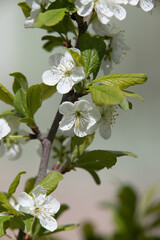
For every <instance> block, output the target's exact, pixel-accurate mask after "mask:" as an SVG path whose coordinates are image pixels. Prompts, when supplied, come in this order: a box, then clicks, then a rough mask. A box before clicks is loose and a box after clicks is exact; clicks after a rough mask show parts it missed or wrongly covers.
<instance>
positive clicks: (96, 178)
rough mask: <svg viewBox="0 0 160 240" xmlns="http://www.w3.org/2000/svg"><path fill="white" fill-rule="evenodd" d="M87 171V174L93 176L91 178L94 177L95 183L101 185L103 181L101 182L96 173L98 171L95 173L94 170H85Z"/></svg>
mask: <svg viewBox="0 0 160 240" xmlns="http://www.w3.org/2000/svg"><path fill="white" fill-rule="evenodd" d="M85 170H87V172H88V173H90V174H91V176H92V177H93V179H94V181H95V182H96V183H97V184H98V185H99V184H101V180H100V178H99V176H98V174H97V173H96V171H94V170H88V169H85Z"/></svg>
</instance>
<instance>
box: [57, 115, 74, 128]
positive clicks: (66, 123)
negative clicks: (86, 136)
mask: <svg viewBox="0 0 160 240" xmlns="http://www.w3.org/2000/svg"><path fill="white" fill-rule="evenodd" d="M73 125H74V118H70V119H69V118H66V117H65V116H63V118H62V120H61V121H60V123H59V128H60V129H61V130H63V131H68V130H70V129H71V128H72V127H73Z"/></svg>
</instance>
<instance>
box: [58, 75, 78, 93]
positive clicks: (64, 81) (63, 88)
mask: <svg viewBox="0 0 160 240" xmlns="http://www.w3.org/2000/svg"><path fill="white" fill-rule="evenodd" d="M73 85H74V83H73V81H72V79H71V78H70V77H63V78H61V80H60V81H59V82H58V84H57V91H58V92H59V93H61V94H65V93H68V92H69V91H70V90H71V89H72V87H73Z"/></svg>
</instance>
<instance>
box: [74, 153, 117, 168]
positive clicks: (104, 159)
mask: <svg viewBox="0 0 160 240" xmlns="http://www.w3.org/2000/svg"><path fill="white" fill-rule="evenodd" d="M116 162H117V160H116V157H115V155H114V154H113V153H112V152H109V151H104V150H94V151H91V152H87V153H86V154H84V155H82V156H81V157H79V159H78V160H77V161H75V162H74V163H72V164H73V167H79V168H84V169H86V170H96V171H97V170H101V169H103V168H105V167H106V168H111V167H112V166H114V165H115V164H116Z"/></svg>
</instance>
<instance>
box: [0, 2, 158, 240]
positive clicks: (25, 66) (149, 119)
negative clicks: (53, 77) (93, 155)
mask: <svg viewBox="0 0 160 240" xmlns="http://www.w3.org/2000/svg"><path fill="white" fill-rule="evenodd" d="M18 2H19V1H12V0H7V1H6V0H0V82H1V83H2V84H3V85H4V86H5V87H6V88H8V89H10V90H11V84H12V81H13V78H12V77H10V76H9V74H10V73H12V72H22V73H23V74H24V75H25V76H26V77H27V79H28V81H29V84H30V85H31V84H36V83H40V82H41V81H42V79H41V76H42V73H43V72H44V71H45V70H47V69H48V67H49V65H48V58H49V56H50V55H51V53H48V52H45V50H44V49H42V45H43V42H42V41H41V37H42V36H43V35H45V34H46V32H45V31H43V30H39V29H24V26H23V23H24V16H23V13H22V11H21V9H20V8H19V7H18V6H17V3H18ZM126 9H127V17H126V19H125V20H124V21H123V22H120V21H115V23H117V25H118V26H119V27H120V28H121V29H122V30H125V42H126V43H127V45H128V46H129V47H130V50H129V51H128V52H127V54H126V55H124V56H123V58H122V61H121V63H120V64H119V65H115V68H114V69H113V71H112V73H132V72H133V73H136V72H137V73H139V72H140V73H145V74H146V75H147V76H148V81H147V82H146V83H145V84H144V85H141V86H137V87H132V88H131V90H133V91H135V92H136V93H138V94H140V95H141V96H142V97H143V98H144V102H142V101H140V100H138V99H133V101H132V103H133V109H132V111H131V110H129V111H127V112H125V111H119V117H118V118H117V120H116V123H115V125H114V127H113V128H112V136H111V138H110V139H109V140H107V141H105V140H104V139H102V138H101V137H100V136H99V134H98V133H97V134H96V138H95V140H94V142H93V144H92V145H91V148H92V149H106V150H124V151H130V152H133V153H135V154H137V155H138V158H137V159H134V158H131V157H123V158H119V160H118V163H117V164H116V166H114V167H113V168H112V169H110V170H103V171H100V172H99V175H100V178H101V185H100V186H97V185H96V184H95V182H94V181H93V179H92V178H91V177H90V176H89V175H88V173H87V172H85V171H83V170H77V171H76V172H71V173H68V174H66V175H65V176H64V180H63V181H62V182H60V184H59V186H58V188H57V190H56V191H55V192H54V196H55V197H56V198H57V199H58V200H59V201H60V202H61V203H66V204H68V205H69V206H70V210H69V211H68V212H66V213H64V215H63V216H62V217H61V218H60V220H59V224H68V223H80V224H81V223H82V222H84V221H87V220H91V221H93V222H94V223H95V225H96V227H97V230H98V231H99V232H102V233H109V232H111V231H112V223H111V218H110V217H111V216H110V213H109V212H106V211H104V210H103V209H102V208H100V206H99V203H100V202H101V201H104V200H112V199H114V196H115V191H116V189H117V187H118V186H119V183H122V182H123V183H131V184H133V185H134V186H135V187H136V188H137V189H138V191H140V192H142V193H143V191H144V190H145V189H146V188H148V187H149V186H150V185H151V184H153V183H155V182H160V159H159V156H160V126H159V125H160V107H159V104H160V94H159V91H160V47H159V43H160V8H155V9H154V10H153V11H152V13H145V12H144V11H143V10H141V9H140V8H138V7H133V6H128V7H127V8H126ZM59 101H60V95H58V94H57V95H54V96H53V97H52V98H51V99H49V100H47V101H46V102H44V104H43V106H42V108H41V109H40V110H39V111H38V113H37V114H36V121H37V123H38V125H39V127H40V129H41V131H43V132H46V130H47V128H49V127H50V124H51V122H52V120H53V117H54V115H55V112H56V110H57V107H58V104H59ZM6 108H7V109H9V107H8V106H6V105H5V104H3V103H1V102H0V111H1V112H2V111H3V110H6ZM37 144H38V142H36V141H32V142H29V143H27V144H26V145H25V146H24V148H23V155H22V157H21V159H19V160H17V161H9V160H8V159H6V158H5V156H4V157H3V158H1V159H0V191H6V190H7V189H8V187H9V185H10V183H11V181H12V180H13V178H14V177H15V175H16V174H17V173H18V172H20V171H23V170H25V171H26V172H27V174H26V175H23V176H22V180H21V183H20V185H19V187H18V190H17V192H16V196H18V194H19V193H20V192H21V191H23V188H24V183H25V181H26V179H28V178H29V177H33V176H35V175H36V174H37V171H38V165H39V161H40V159H39V156H38V155H37V153H36V151H35V148H36V145H37ZM79 232H80V228H78V229H76V230H73V231H69V232H66V233H65V234H59V235H60V236H62V237H63V239H64V240H70V239H75V240H80V239H81V236H80V233H79Z"/></svg>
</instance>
